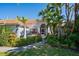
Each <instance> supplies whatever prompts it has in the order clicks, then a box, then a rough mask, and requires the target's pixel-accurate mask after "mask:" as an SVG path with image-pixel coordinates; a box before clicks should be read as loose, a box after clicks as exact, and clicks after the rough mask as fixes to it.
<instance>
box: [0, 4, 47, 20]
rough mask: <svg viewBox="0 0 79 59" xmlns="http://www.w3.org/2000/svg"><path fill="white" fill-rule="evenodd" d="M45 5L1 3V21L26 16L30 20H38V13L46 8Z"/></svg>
mask: <svg viewBox="0 0 79 59" xmlns="http://www.w3.org/2000/svg"><path fill="white" fill-rule="evenodd" d="M46 5H47V4H45V3H44V4H43V3H25V4H24V3H23V4H22V3H0V19H6V18H7V19H8V18H9V19H10V18H11V19H15V18H16V16H20V17H22V16H24V17H26V18H29V19H38V18H40V17H39V16H38V13H39V12H40V11H41V10H42V9H44V8H45V7H46Z"/></svg>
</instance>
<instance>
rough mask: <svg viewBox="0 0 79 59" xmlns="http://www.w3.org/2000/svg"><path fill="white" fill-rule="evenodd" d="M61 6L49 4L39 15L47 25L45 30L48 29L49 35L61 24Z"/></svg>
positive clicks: (59, 4)
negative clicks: (49, 30)
mask: <svg viewBox="0 0 79 59" xmlns="http://www.w3.org/2000/svg"><path fill="white" fill-rule="evenodd" d="M62 6H63V4H61V3H54V4H53V3H49V4H48V5H47V7H46V9H44V10H42V11H41V12H40V13H39V15H41V16H42V19H43V21H45V22H46V23H47V28H48V27H50V29H51V33H53V32H54V30H55V27H56V25H57V24H58V23H61V19H62V18H63V16H62V15H61V13H62ZM52 30H53V32H52Z"/></svg>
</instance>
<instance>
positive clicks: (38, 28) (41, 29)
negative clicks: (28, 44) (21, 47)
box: [0, 19, 47, 38]
mask: <svg viewBox="0 0 79 59" xmlns="http://www.w3.org/2000/svg"><path fill="white" fill-rule="evenodd" d="M0 26H6V27H7V26H8V27H10V28H12V31H13V32H15V33H16V35H17V37H21V36H23V37H24V38H26V37H27V35H31V34H46V33H47V30H46V27H45V26H46V23H45V22H43V21H37V20H27V21H26V23H25V26H26V28H25V31H26V32H24V24H23V23H22V22H21V21H19V20H14V19H13V20H12V19H10V20H0ZM25 34H26V35H25Z"/></svg>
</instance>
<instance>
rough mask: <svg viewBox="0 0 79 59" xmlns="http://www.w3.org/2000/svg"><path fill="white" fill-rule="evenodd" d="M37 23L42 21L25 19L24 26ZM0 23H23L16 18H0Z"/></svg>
mask: <svg viewBox="0 0 79 59" xmlns="http://www.w3.org/2000/svg"><path fill="white" fill-rule="evenodd" d="M38 23H43V22H38V21H37V20H27V21H26V23H25V24H26V26H27V27H30V26H32V25H34V24H38ZM0 24H14V25H16V24H19V25H23V23H22V22H21V21H18V20H14V19H13V20H0Z"/></svg>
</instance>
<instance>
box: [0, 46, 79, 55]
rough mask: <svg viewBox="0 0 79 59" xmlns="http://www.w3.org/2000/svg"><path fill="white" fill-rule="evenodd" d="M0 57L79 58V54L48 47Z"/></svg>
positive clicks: (5, 53)
mask: <svg viewBox="0 0 79 59" xmlns="http://www.w3.org/2000/svg"><path fill="white" fill-rule="evenodd" d="M0 56H79V52H78V51H74V50H70V49H64V48H57V47H50V46H48V45H46V46H42V47H38V48H33V49H28V50H25V51H19V52H18V51H17V52H0Z"/></svg>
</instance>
